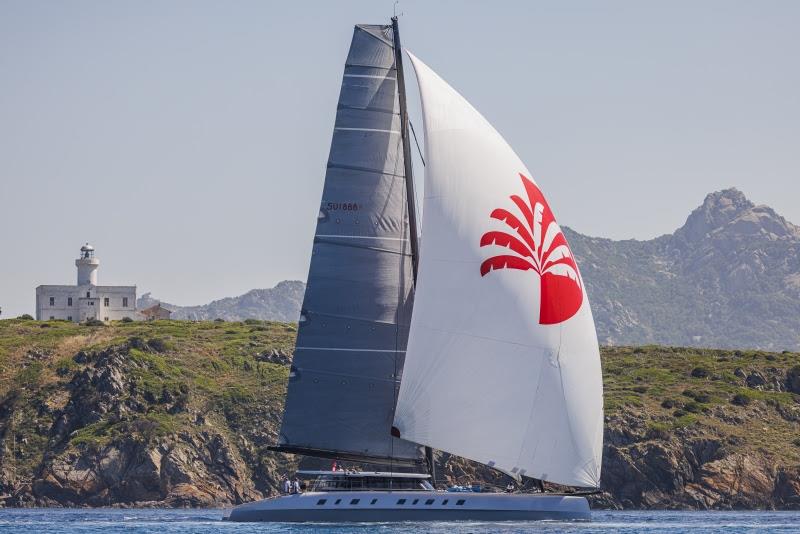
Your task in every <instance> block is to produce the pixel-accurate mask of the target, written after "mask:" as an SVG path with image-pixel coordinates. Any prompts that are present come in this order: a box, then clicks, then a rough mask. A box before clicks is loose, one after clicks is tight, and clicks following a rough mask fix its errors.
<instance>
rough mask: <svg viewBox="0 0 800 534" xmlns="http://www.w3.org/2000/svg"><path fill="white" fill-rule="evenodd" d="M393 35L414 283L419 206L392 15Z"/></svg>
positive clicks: (397, 36) (397, 37)
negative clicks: (415, 190) (417, 203)
mask: <svg viewBox="0 0 800 534" xmlns="http://www.w3.org/2000/svg"><path fill="white" fill-rule="evenodd" d="M392 35H394V60H395V67H396V68H397V88H398V93H399V100H400V132H401V133H400V135H401V137H402V139H403V163H404V165H405V171H406V197H407V198H406V200H407V202H408V220H409V223H408V225H409V229H410V231H411V232H410V233H411V265H412V266H413V269H414V283H415V284H416V282H417V264H418V263H419V242H418V235H417V206H416V199H417V197H416V196H415V195H414V173H413V169H412V168H411V140H410V139H409V138H408V108H407V107H406V83H405V77H404V76H403V49H402V48H401V47H400V30H398V29H397V17H392Z"/></svg>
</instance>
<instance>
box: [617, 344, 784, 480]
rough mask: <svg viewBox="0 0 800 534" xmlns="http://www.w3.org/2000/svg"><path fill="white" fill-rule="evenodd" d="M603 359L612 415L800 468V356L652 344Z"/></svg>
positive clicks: (652, 430)
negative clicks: (716, 440) (726, 442)
mask: <svg viewBox="0 0 800 534" xmlns="http://www.w3.org/2000/svg"><path fill="white" fill-rule="evenodd" d="M602 360H603V372H604V394H605V410H606V414H607V415H614V414H621V413H623V412H626V413H634V414H636V415H637V416H639V417H641V418H643V419H644V420H645V421H646V424H647V428H648V431H649V433H650V434H651V435H653V436H663V435H665V434H666V433H668V432H671V431H673V430H676V429H679V428H691V430H692V432H693V433H694V434H698V435H707V436H710V437H711V436H713V437H720V438H732V441H733V442H734V443H736V445H735V446H733V445H732V446H730V447H729V448H730V449H734V448H740V449H743V450H753V451H755V450H758V451H762V452H763V451H766V452H768V453H771V454H774V457H775V458H776V461H777V462H779V463H782V464H784V465H797V464H798V463H800V450H799V449H798V447H797V446H796V444H795V443H794V442H793V440H795V439H796V436H797V435H798V434H800V365H798V364H799V363H800V354H798V353H793V352H788V351H784V352H781V353H770V352H764V351H749V350H712V349H695V348H682V347H664V346H656V345H651V346H646V347H605V348H603V350H602ZM796 381H797V382H798V383H796Z"/></svg>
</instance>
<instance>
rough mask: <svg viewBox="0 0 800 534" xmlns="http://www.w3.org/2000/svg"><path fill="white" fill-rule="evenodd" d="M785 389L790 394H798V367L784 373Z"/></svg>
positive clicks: (799, 378) (799, 366) (799, 370)
mask: <svg viewBox="0 0 800 534" xmlns="http://www.w3.org/2000/svg"><path fill="white" fill-rule="evenodd" d="M786 389H788V390H789V391H791V392H792V393H800V365H795V366H794V367H792V368H791V369H789V370H788V371H786Z"/></svg>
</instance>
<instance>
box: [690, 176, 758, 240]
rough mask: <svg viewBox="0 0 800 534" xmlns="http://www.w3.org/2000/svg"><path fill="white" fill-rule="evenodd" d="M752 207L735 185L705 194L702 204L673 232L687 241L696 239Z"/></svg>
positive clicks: (722, 225) (753, 205)
mask: <svg viewBox="0 0 800 534" xmlns="http://www.w3.org/2000/svg"><path fill="white" fill-rule="evenodd" d="M754 207H755V204H753V203H752V202H751V201H750V200H748V199H747V197H746V196H744V193H742V192H741V191H739V190H738V189H736V188H735V187H731V188H730V189H723V190H722V191H715V192H713V193H709V194H708V195H706V198H705V200H704V201H703V204H702V205H701V206H700V207H698V208H696V209H695V210H694V211H693V212H692V213H691V214H690V215H689V217H688V218H687V219H686V224H684V225H683V226H682V227H681V228H680V229H679V230H678V231H677V232H675V233H676V235H680V236H681V237H684V238H685V239H686V240H688V241H697V240H699V239H702V238H703V237H705V236H706V235H708V234H710V233H711V232H713V231H714V230H717V229H719V228H722V227H724V226H725V225H727V224H728V223H730V222H731V221H733V220H734V219H736V218H737V217H739V216H741V215H742V214H744V213H746V212H747V211H748V210H751V209H752V208H754Z"/></svg>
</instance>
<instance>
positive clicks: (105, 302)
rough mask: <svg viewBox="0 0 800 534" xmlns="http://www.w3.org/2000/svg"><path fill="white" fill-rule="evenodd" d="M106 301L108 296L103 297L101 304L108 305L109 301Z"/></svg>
mask: <svg viewBox="0 0 800 534" xmlns="http://www.w3.org/2000/svg"><path fill="white" fill-rule="evenodd" d="M108 301H109V298H108V297H106V298H104V299H103V306H108V305H109V302H108Z"/></svg>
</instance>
